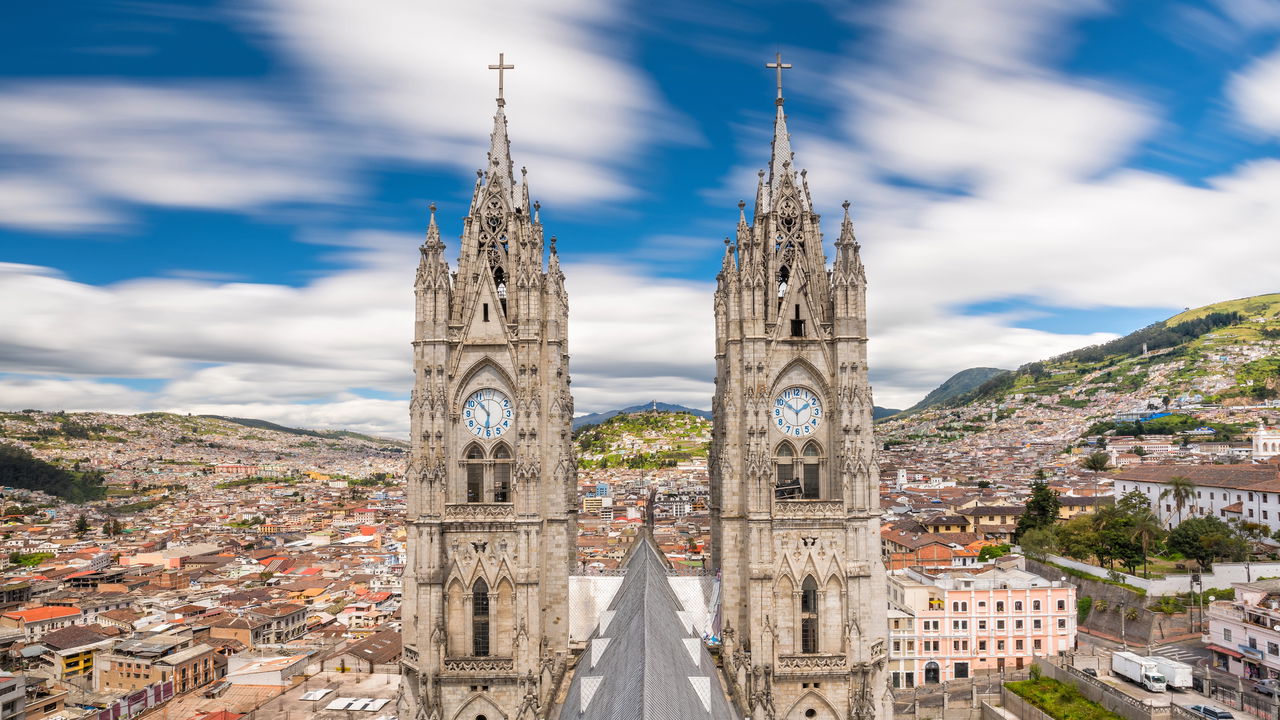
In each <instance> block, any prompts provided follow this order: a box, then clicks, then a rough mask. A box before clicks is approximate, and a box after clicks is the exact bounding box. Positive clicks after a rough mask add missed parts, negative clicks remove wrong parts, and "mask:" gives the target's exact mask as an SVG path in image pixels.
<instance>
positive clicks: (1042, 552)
mask: <svg viewBox="0 0 1280 720" xmlns="http://www.w3.org/2000/svg"><path fill="white" fill-rule="evenodd" d="M1021 546H1022V552H1023V554H1025V555H1026V556H1027V557H1029V558H1032V559H1034V560H1043V559H1044V558H1045V556H1046V555H1049V554H1051V553H1057V552H1058V538H1057V533H1056V532H1054V528H1051V527H1042V528H1032V529H1030V530H1028V531H1026V532H1025V533H1023V535H1022V541H1021Z"/></svg>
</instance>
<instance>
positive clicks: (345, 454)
mask: <svg viewBox="0 0 1280 720" xmlns="http://www.w3.org/2000/svg"><path fill="white" fill-rule="evenodd" d="M406 446H407V445H406V443H404V442H402V441H399V440H391V439H387V438H377V437H371V436H368V435H361V434H359V433H348V432H343V431H332V432H331V431H311V430H298V429H296V428H288V427H284V426H280V425H276V424H274V423H269V422H266V421H261V420H249V419H244V418H220V417H213V416H199V415H177V414H173V413H160V412H153V413H143V414H139V415H116V414H110V413H98V412H80V413H67V412H42V411H38V410H24V411H22V412H0V448H5V449H6V455H5V457H4V458H3V461H4V462H3V463H0V483H2V484H5V485H9V486H11V487H20V488H28V489H39V490H44V491H45V492H49V493H51V494H54V495H57V496H59V497H62V498H64V499H66V500H69V501H72V502H80V501H84V500H91V499H96V498H98V497H101V488H100V487H98V484H99V483H100V482H101V481H102V479H103V478H105V480H106V482H107V484H108V485H119V484H130V485H138V484H142V485H152V484H165V483H173V482H177V483H183V482H185V480H184V478H187V477H189V476H190V475H191V474H192V473H193V472H194V473H200V472H207V471H208V470H207V469H208V468H209V467H210V466H212V465H216V464H220V463H240V464H247V465H256V466H259V467H261V468H263V472H271V473H273V474H283V475H289V474H298V473H302V472H306V471H309V470H314V469H318V468H323V469H325V471H326V472H331V473H336V474H339V475H341V476H346V477H350V478H352V479H363V478H366V477H369V476H371V475H373V474H374V473H376V472H381V473H386V474H388V475H392V476H399V475H401V474H403V464H404V460H405V457H406V453H405V448H406ZM268 468H269V469H270V470H268ZM24 483H26V484H24Z"/></svg>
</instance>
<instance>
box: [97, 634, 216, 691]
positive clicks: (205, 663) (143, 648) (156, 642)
mask: <svg viewBox="0 0 1280 720" xmlns="http://www.w3.org/2000/svg"><path fill="white" fill-rule="evenodd" d="M213 655H214V651H213V648H212V647H209V646H208V645H204V644H199V643H196V642H195V641H194V640H192V638H191V637H190V636H184V635H152V636H150V637H140V638H134V639H131V640H126V641H124V642H121V643H120V644H118V645H116V647H115V648H113V649H112V650H111V651H110V652H106V653H102V654H100V655H99V656H98V660H97V662H96V664H95V675H96V679H97V686H98V687H99V688H100V689H103V690H141V689H143V688H145V687H147V686H149V685H152V684H154V683H160V682H166V681H169V680H172V681H173V682H174V688H173V689H174V692H175V693H177V694H179V695H181V694H183V693H187V692H190V691H192V690H195V689H197V688H200V687H204V686H205V685H208V684H209V683H211V682H213V681H214V680H215V679H216V677H217V666H216V664H215V662H214V659H213Z"/></svg>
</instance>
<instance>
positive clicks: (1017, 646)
mask: <svg viewBox="0 0 1280 720" xmlns="http://www.w3.org/2000/svg"><path fill="white" fill-rule="evenodd" d="M1013 649H1014V650H1022V649H1023V642H1022V641H1021V640H1014V641H1013Z"/></svg>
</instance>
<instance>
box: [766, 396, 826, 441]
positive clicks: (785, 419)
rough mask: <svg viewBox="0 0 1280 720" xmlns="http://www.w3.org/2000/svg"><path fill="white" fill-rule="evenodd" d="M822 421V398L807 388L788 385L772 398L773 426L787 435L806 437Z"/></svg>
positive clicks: (815, 429)
mask: <svg viewBox="0 0 1280 720" xmlns="http://www.w3.org/2000/svg"><path fill="white" fill-rule="evenodd" d="M821 423H822V400H821V399H819V398H818V396H817V395H814V394H813V392H812V391H810V390H809V389H808V388H802V387H789V388H787V389H786V390H783V391H782V392H780V393H778V397H776V398H774V400H773V426H774V427H775V428H777V430H778V432H780V433H782V434H783V435H787V436H789V437H807V436H809V435H812V434H814V433H815V432H817V430H818V426H819V425H820V424H821Z"/></svg>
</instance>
